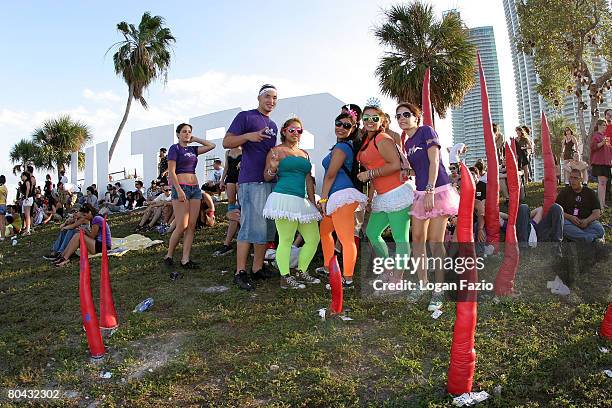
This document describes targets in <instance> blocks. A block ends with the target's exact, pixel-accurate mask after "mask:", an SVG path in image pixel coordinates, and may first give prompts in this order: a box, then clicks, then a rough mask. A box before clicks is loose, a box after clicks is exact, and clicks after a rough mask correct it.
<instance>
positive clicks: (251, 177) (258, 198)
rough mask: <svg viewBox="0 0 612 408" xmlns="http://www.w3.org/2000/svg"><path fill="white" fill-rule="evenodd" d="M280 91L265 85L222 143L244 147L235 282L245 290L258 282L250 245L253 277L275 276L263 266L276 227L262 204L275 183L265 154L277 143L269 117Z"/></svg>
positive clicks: (274, 130)
mask: <svg viewBox="0 0 612 408" xmlns="http://www.w3.org/2000/svg"><path fill="white" fill-rule="evenodd" d="M276 99H277V93H276V88H275V87H274V86H273V85H269V84H266V85H263V86H262V87H261V89H260V90H259V95H258V97H257V100H258V101H259V106H258V107H257V109H252V110H249V111H243V112H240V113H239V114H238V115H237V116H236V117H235V118H234V121H233V122H232V124H231V125H230V127H229V129H228V130H227V133H226V135H225V137H224V138H223V147H224V148H226V149H233V148H234V147H238V146H241V147H242V162H241V163H240V174H239V176H238V184H239V189H238V202H239V203H240V230H239V231H238V238H237V241H238V245H237V249H236V274H235V275H234V283H235V284H236V285H238V287H239V288H240V289H243V290H253V289H255V285H254V284H253V282H252V281H251V277H250V276H249V275H248V274H247V272H246V264H247V259H248V256H249V252H250V249H251V244H253V245H254V246H255V258H254V259H253V268H252V278H253V279H266V278H270V277H272V276H274V274H273V273H272V272H271V271H268V270H266V269H265V268H264V264H263V262H264V255H265V253H266V243H267V242H268V241H273V240H274V235H275V227H274V223H273V222H272V221H271V220H266V219H265V218H264V216H263V208H264V206H265V204H266V200H267V198H268V195H269V194H270V193H271V192H272V187H273V185H272V183H266V182H265V180H264V174H263V173H264V168H265V165H266V156H267V155H268V152H269V151H270V149H272V148H273V147H274V146H275V145H276V136H277V134H278V128H277V126H276V123H274V122H273V121H272V119H270V113H271V112H272V110H273V109H274V108H275V107H276Z"/></svg>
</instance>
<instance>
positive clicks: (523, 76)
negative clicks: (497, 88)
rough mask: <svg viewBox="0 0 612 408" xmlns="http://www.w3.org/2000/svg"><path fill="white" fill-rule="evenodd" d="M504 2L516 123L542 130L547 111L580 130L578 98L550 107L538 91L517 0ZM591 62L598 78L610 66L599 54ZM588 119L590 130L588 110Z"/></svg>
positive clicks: (536, 165)
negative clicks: (522, 43)
mask: <svg viewBox="0 0 612 408" xmlns="http://www.w3.org/2000/svg"><path fill="white" fill-rule="evenodd" d="M503 3H504V12H505V14H506V25H507V26H508V36H509V39H510V48H511V50H512V65H513V67H514V84H515V88H516V101H517V107H518V116H519V123H517V124H516V125H518V124H521V125H526V126H529V127H530V128H531V129H536V130H538V129H540V124H541V117H542V116H541V115H542V112H543V111H544V112H546V115H547V117H548V118H551V117H553V116H557V115H562V116H564V117H565V118H566V119H567V120H568V121H569V122H570V123H572V124H574V126H575V127H576V129H579V126H578V115H579V112H580V110H579V107H578V100H577V99H576V97H575V96H574V95H573V94H572V95H568V96H566V97H565V98H564V100H563V101H562V106H561V110H560V112H559V111H557V110H556V109H553V108H552V107H550V106H548V104H547V103H546V101H544V98H543V97H542V96H541V95H540V94H538V92H537V91H536V86H537V84H538V75H537V73H536V70H535V66H534V63H533V57H531V56H530V55H526V54H524V53H522V52H520V51H519V49H518V47H517V44H516V39H517V38H518V34H519V20H518V13H517V11H516V0H503ZM590 63H591V68H592V71H591V72H592V74H593V75H594V76H595V77H599V76H600V75H601V74H602V73H604V72H605V71H606V69H607V65H606V63H605V61H604V60H603V59H602V58H599V57H597V56H593V57H592V58H591V61H590ZM583 95H584V97H583V99H584V101H585V102H587V104H588V90H586V88H583ZM605 99H606V101H605V102H604V104H603V105H602V106H603V107H605V106H606V105H609V103H610V100H611V97H610V92H608V93H606V95H605ZM600 111H601V115H602V116H603V109H601V108H600ZM584 121H585V126H586V129H587V131H588V129H589V126H590V121H591V115H590V110H586V111H584ZM508 132H512V136H514V126H513V127H512V128H509V129H508ZM534 133H536V132H534ZM534 133H532V137H533V138H534V139H535V138H539V137H540V135H539V134H534ZM537 153H538V152H536V155H535V158H534V160H532V166H533V169H532V174H533V175H534V179H535V180H540V179H541V178H542V176H543V162H542V160H541V158H540V157H539V154H537Z"/></svg>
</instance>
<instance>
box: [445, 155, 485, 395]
mask: <svg viewBox="0 0 612 408" xmlns="http://www.w3.org/2000/svg"><path fill="white" fill-rule="evenodd" d="M475 190H476V188H475V186H474V180H473V179H472V176H471V174H470V172H469V170H468V169H467V167H465V164H463V163H461V200H460V201H459V215H458V218H457V238H458V241H459V254H460V256H462V257H466V258H468V257H471V258H475V257H476V254H475V252H474V246H473V243H474V227H473V215H474V191H475ZM477 279H478V277H477V273H476V269H475V268H471V269H468V270H467V271H466V272H464V274H463V275H462V276H461V280H465V281H468V283H469V282H472V283H474V282H476V281H477ZM476 319H477V304H476V292H475V291H473V290H461V291H459V292H458V301H457V316H456V320H455V327H454V329H453V344H452V346H451V356H450V365H449V367H448V387H447V389H448V392H449V393H451V394H464V393H466V392H471V391H472V382H473V380H474V370H475V368H476V350H475V349H474V333H475V331H476Z"/></svg>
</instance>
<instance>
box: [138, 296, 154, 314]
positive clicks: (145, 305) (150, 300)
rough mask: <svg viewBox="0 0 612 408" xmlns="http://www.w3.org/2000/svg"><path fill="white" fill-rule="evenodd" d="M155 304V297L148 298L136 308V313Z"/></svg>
mask: <svg viewBox="0 0 612 408" xmlns="http://www.w3.org/2000/svg"><path fill="white" fill-rule="evenodd" d="M151 306H153V298H146V299H145V300H143V301H142V302H140V303H139V304H138V305H136V307H135V308H134V313H142V312H144V311H145V310H147V309H148V308H150V307H151Z"/></svg>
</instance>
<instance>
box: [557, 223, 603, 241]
mask: <svg viewBox="0 0 612 408" xmlns="http://www.w3.org/2000/svg"><path fill="white" fill-rule="evenodd" d="M564 221H565V222H564V224H563V236H564V237H565V238H567V239H569V240H571V241H577V242H593V241H595V240H596V239H598V238H603V237H604V234H605V231H604V228H603V226H602V225H601V223H600V222H599V221H597V220H595V221H593V222H591V223H590V224H589V225H588V226H587V227H586V228H585V229H582V228H580V227H577V226H575V225H574V224H572V223H571V221H569V220H564Z"/></svg>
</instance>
